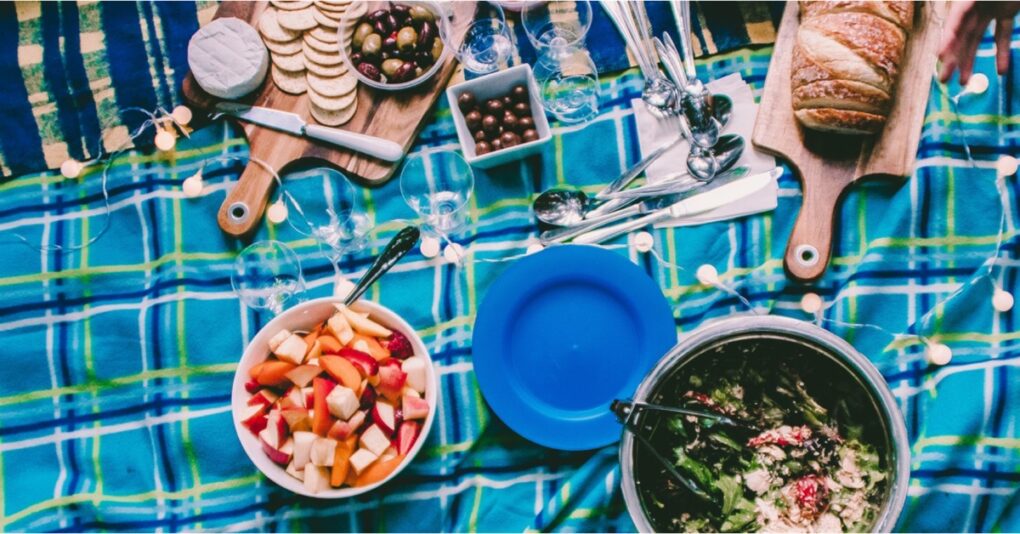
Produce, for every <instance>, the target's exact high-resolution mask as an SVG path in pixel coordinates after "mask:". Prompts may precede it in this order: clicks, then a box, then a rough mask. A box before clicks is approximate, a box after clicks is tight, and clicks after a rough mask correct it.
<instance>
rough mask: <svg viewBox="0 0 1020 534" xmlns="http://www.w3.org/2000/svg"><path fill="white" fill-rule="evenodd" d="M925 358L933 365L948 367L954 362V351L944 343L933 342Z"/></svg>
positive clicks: (930, 343) (925, 353) (929, 344)
mask: <svg viewBox="0 0 1020 534" xmlns="http://www.w3.org/2000/svg"><path fill="white" fill-rule="evenodd" d="M924 357H925V359H927V360H928V363H930V364H932V365H948V364H949V362H951V361H952V360H953V349H951V348H949V346H948V345H945V344H943V343H937V342H934V341H932V342H929V343H928V347H927V349H926V350H925V352H924Z"/></svg>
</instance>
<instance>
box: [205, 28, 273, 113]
mask: <svg viewBox="0 0 1020 534" xmlns="http://www.w3.org/2000/svg"><path fill="white" fill-rule="evenodd" d="M188 66H189V67H191V74H192V75H193V76H194V77H195V81H196V82H198V85H199V86H201V87H202V89H203V90H204V91H205V92H207V93H209V94H210V95H213V96H216V97H219V98H225V99H236V98H240V97H242V96H244V95H246V94H248V93H251V92H252V91H254V90H255V89H258V87H259V86H260V85H262V81H263V80H265V78H266V73H267V72H268V69H269V52H268V51H267V50H266V45H265V44H264V43H263V42H262V38H261V37H259V34H258V32H257V31H255V28H252V27H251V26H250V25H249V24H248V23H246V22H244V21H243V20H241V19H238V18H234V17H224V18H219V19H216V20H213V21H212V22H210V23H208V24H206V25H205V26H203V27H202V28H201V29H200V30H198V31H197V32H195V35H193V36H192V37H191V41H190V42H189V43H188Z"/></svg>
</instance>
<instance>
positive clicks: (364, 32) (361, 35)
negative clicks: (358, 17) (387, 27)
mask: <svg viewBox="0 0 1020 534" xmlns="http://www.w3.org/2000/svg"><path fill="white" fill-rule="evenodd" d="M372 31H373V30H372V25H371V24H369V23H367V22H362V23H361V24H358V27H357V29H355V30H354V37H352V38H351V43H352V44H354V47H355V48H361V45H362V43H364V42H365V37H368V36H369V35H372Z"/></svg>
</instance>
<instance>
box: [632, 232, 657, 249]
mask: <svg viewBox="0 0 1020 534" xmlns="http://www.w3.org/2000/svg"><path fill="white" fill-rule="evenodd" d="M654 245H655V238H653V237H652V234H650V233H648V232H638V233H636V234H634V248H635V249H637V251H638V252H648V251H649V250H652V246H654Z"/></svg>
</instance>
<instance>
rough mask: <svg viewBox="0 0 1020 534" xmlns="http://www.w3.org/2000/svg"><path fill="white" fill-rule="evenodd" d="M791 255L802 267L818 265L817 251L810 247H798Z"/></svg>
mask: <svg viewBox="0 0 1020 534" xmlns="http://www.w3.org/2000/svg"><path fill="white" fill-rule="evenodd" d="M793 254H794V256H795V257H796V258H797V263H800V264H801V265H803V266H804V267H811V266H813V265H815V264H817V263H818V258H819V254H818V249H817V248H815V247H813V246H811V245H800V246H798V247H797V248H796V249H795V250H794V253H793Z"/></svg>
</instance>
